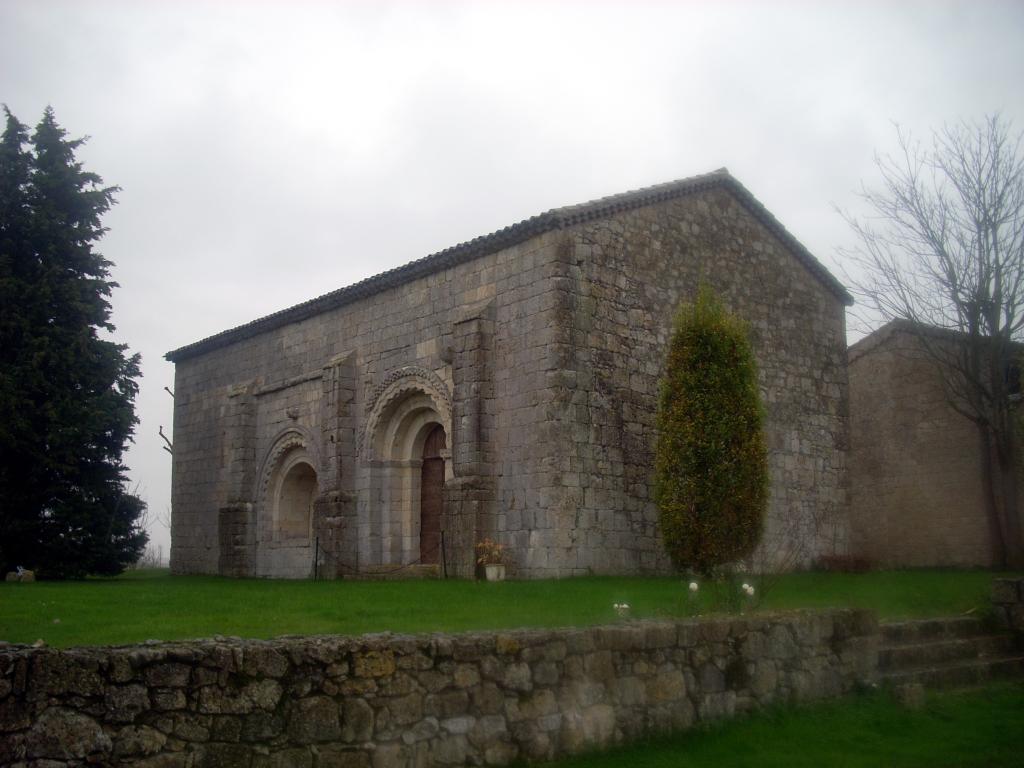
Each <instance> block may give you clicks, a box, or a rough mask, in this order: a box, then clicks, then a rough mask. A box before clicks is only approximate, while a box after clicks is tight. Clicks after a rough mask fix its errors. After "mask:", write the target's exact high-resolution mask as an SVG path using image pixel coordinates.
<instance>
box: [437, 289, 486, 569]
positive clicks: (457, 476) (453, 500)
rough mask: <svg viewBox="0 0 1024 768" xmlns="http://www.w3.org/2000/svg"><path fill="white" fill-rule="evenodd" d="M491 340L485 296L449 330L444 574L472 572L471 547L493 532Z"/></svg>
mask: <svg viewBox="0 0 1024 768" xmlns="http://www.w3.org/2000/svg"><path fill="white" fill-rule="evenodd" d="M493 342H494V306H493V302H490V301H488V302H486V303H484V304H482V305H479V306H476V307H474V308H472V309H471V310H470V311H468V312H467V313H465V314H464V315H463V316H462V317H461V318H460V319H459V320H457V321H456V323H455V325H454V328H453V330H452V378H453V384H454V389H453V392H452V435H451V443H450V447H451V453H452V464H453V467H452V469H453V474H454V477H453V478H452V479H451V480H448V481H447V482H446V483H445V488H444V514H443V515H442V519H441V530H442V533H443V534H444V543H445V556H446V563H447V570H448V574H449V575H454V576H463V577H472V576H473V575H474V573H475V570H476V561H475V552H474V547H475V545H476V543H477V541H479V540H480V539H482V538H484V537H485V536H491V535H493V533H494V527H495V511H496V508H495V490H494V477H493V462H494V451H493V441H492V435H493V429H494V402H493V398H494V392H493V390H494V387H493Z"/></svg>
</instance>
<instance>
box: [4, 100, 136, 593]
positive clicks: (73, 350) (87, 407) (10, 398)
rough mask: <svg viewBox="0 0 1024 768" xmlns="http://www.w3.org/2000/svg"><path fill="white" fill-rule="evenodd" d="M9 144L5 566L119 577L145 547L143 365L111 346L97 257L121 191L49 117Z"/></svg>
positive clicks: (9, 121) (14, 127)
mask: <svg viewBox="0 0 1024 768" xmlns="http://www.w3.org/2000/svg"><path fill="white" fill-rule="evenodd" d="M4 112H5V114H6V128H5V130H4V133H3V137H2V139H0V568H3V570H5V571H6V570H10V569H12V568H13V567H15V566H17V565H23V566H25V567H27V568H35V569H38V570H39V571H40V574H41V575H43V576H47V577H52V578H62V577H81V576H84V575H86V574H90V573H91V574H104V575H108V574H115V573H120V572H121V571H122V570H124V568H125V566H127V565H129V564H130V563H133V562H135V560H136V559H137V558H138V556H139V554H140V553H141V552H142V549H143V547H144V546H145V543H146V538H147V537H146V534H145V532H144V531H143V530H141V527H140V519H141V516H142V514H143V512H144V511H145V503H144V502H143V501H142V500H141V499H139V498H138V497H137V496H134V495H132V494H130V493H128V492H127V491H126V490H125V473H126V468H125V466H124V464H122V462H121V455H122V453H123V452H124V450H125V448H126V447H127V444H128V442H129V441H130V440H131V436H132V433H133V430H134V427H135V424H136V423H137V421H138V420H137V419H136V417H135V395H136V393H137V391H138V385H137V384H136V382H135V379H136V378H137V377H138V376H139V356H138V355H137V354H136V355H128V354H127V351H126V350H127V347H126V346H125V345H123V344H115V343H114V342H112V341H108V340H106V339H103V338H101V337H100V333H101V332H105V333H109V332H112V331H113V330H114V326H113V325H112V324H111V322H110V302H109V298H110V294H111V289H112V288H114V287H116V283H114V282H112V281H111V280H110V279H109V277H110V273H109V267H110V266H111V265H110V262H108V261H107V260H106V259H104V258H103V257H102V256H101V255H100V254H99V253H97V252H96V251H94V250H93V247H94V245H95V244H96V243H97V242H98V241H99V239H100V238H101V237H102V236H103V234H104V232H105V231H106V230H105V229H104V227H103V226H102V224H101V222H100V220H101V217H102V216H103V214H104V213H106V211H107V210H108V209H109V208H110V206H111V205H112V204H113V202H114V193H115V192H116V191H117V188H116V187H103V186H101V185H102V179H100V177H99V176H97V175H96V174H94V173H89V172H87V171H85V170H83V168H82V165H81V163H79V162H78V161H77V160H76V159H75V151H76V150H77V148H78V147H79V146H80V145H81V144H82V141H83V140H81V139H80V140H68V139H67V138H65V132H64V130H63V129H62V128H60V126H58V125H57V123H56V121H55V120H54V117H53V112H52V110H50V109H49V108H48V109H47V110H46V112H45V114H44V115H43V119H42V121H40V123H39V125H38V126H37V127H36V129H35V132H34V133H33V135H32V137H31V139H29V137H28V132H27V129H26V127H25V126H24V125H22V124H21V123H20V122H18V120H17V119H16V118H15V117H14V116H13V115H12V114H11V113H10V111H9V110H7V108H6V107H5V108H4Z"/></svg>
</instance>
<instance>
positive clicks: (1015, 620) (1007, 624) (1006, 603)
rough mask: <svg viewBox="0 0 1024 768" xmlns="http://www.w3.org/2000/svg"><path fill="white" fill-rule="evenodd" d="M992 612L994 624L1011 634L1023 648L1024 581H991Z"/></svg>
mask: <svg viewBox="0 0 1024 768" xmlns="http://www.w3.org/2000/svg"><path fill="white" fill-rule="evenodd" d="M992 610H993V612H994V613H995V618H996V623H997V624H998V625H999V626H1000V627H1002V628H1003V629H1009V630H1010V631H1011V632H1013V634H1014V636H1015V637H1016V639H1017V644H1018V645H1019V646H1021V647H1024V579H993V580H992Z"/></svg>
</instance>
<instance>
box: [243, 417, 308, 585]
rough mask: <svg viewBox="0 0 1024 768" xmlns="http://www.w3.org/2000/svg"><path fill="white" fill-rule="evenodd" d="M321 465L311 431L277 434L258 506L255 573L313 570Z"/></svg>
mask: <svg viewBox="0 0 1024 768" xmlns="http://www.w3.org/2000/svg"><path fill="white" fill-rule="evenodd" d="M318 466H319V462H318V461H317V458H316V455H315V454H314V452H313V451H312V450H311V448H310V442H309V439H308V436H307V435H305V434H303V433H301V432H298V431H296V430H292V431H288V432H286V433H284V434H282V435H281V436H279V437H278V439H277V440H275V441H274V443H273V448H272V449H271V450H270V451H268V453H267V455H266V458H265V460H264V462H263V468H262V470H261V476H262V482H261V486H260V492H259V502H258V507H257V519H258V525H257V541H256V550H257V555H256V561H257V562H256V574H257V575H259V576H273V577H281V578H306V577H308V576H309V574H310V573H312V569H313V558H314V552H313V538H314V533H313V526H314V520H313V503H314V501H315V500H316V499H317V497H318V496H319V494H320V484H319V478H318V474H317V467H318Z"/></svg>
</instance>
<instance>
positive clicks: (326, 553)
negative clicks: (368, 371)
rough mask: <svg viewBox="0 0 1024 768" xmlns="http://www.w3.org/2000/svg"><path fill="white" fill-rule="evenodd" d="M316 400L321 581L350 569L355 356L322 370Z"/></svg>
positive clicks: (316, 518) (352, 550)
mask: <svg viewBox="0 0 1024 768" xmlns="http://www.w3.org/2000/svg"><path fill="white" fill-rule="evenodd" d="M321 381H322V384H323V389H322V392H321V396H320V424H321V432H320V455H321V457H322V463H323V466H321V468H320V472H321V475H320V477H319V485H320V495H319V496H318V497H317V498H316V499H315V500H314V501H313V532H314V535H315V536H317V537H318V538H319V542H320V559H319V562H320V566H319V575H320V577H321V578H329V579H333V578H338V577H341V576H344V575H345V574H346V573H351V572H353V571H354V570H355V568H356V566H357V563H356V504H355V493H354V489H353V481H354V478H355V460H356V453H355V452H356V438H355V412H354V403H355V392H356V376H355V354H354V353H353V352H344V353H342V354H340V355H337V356H336V357H334V358H332V359H331V360H330V362H328V364H327V365H325V366H324V373H323V378H322V379H321Z"/></svg>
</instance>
